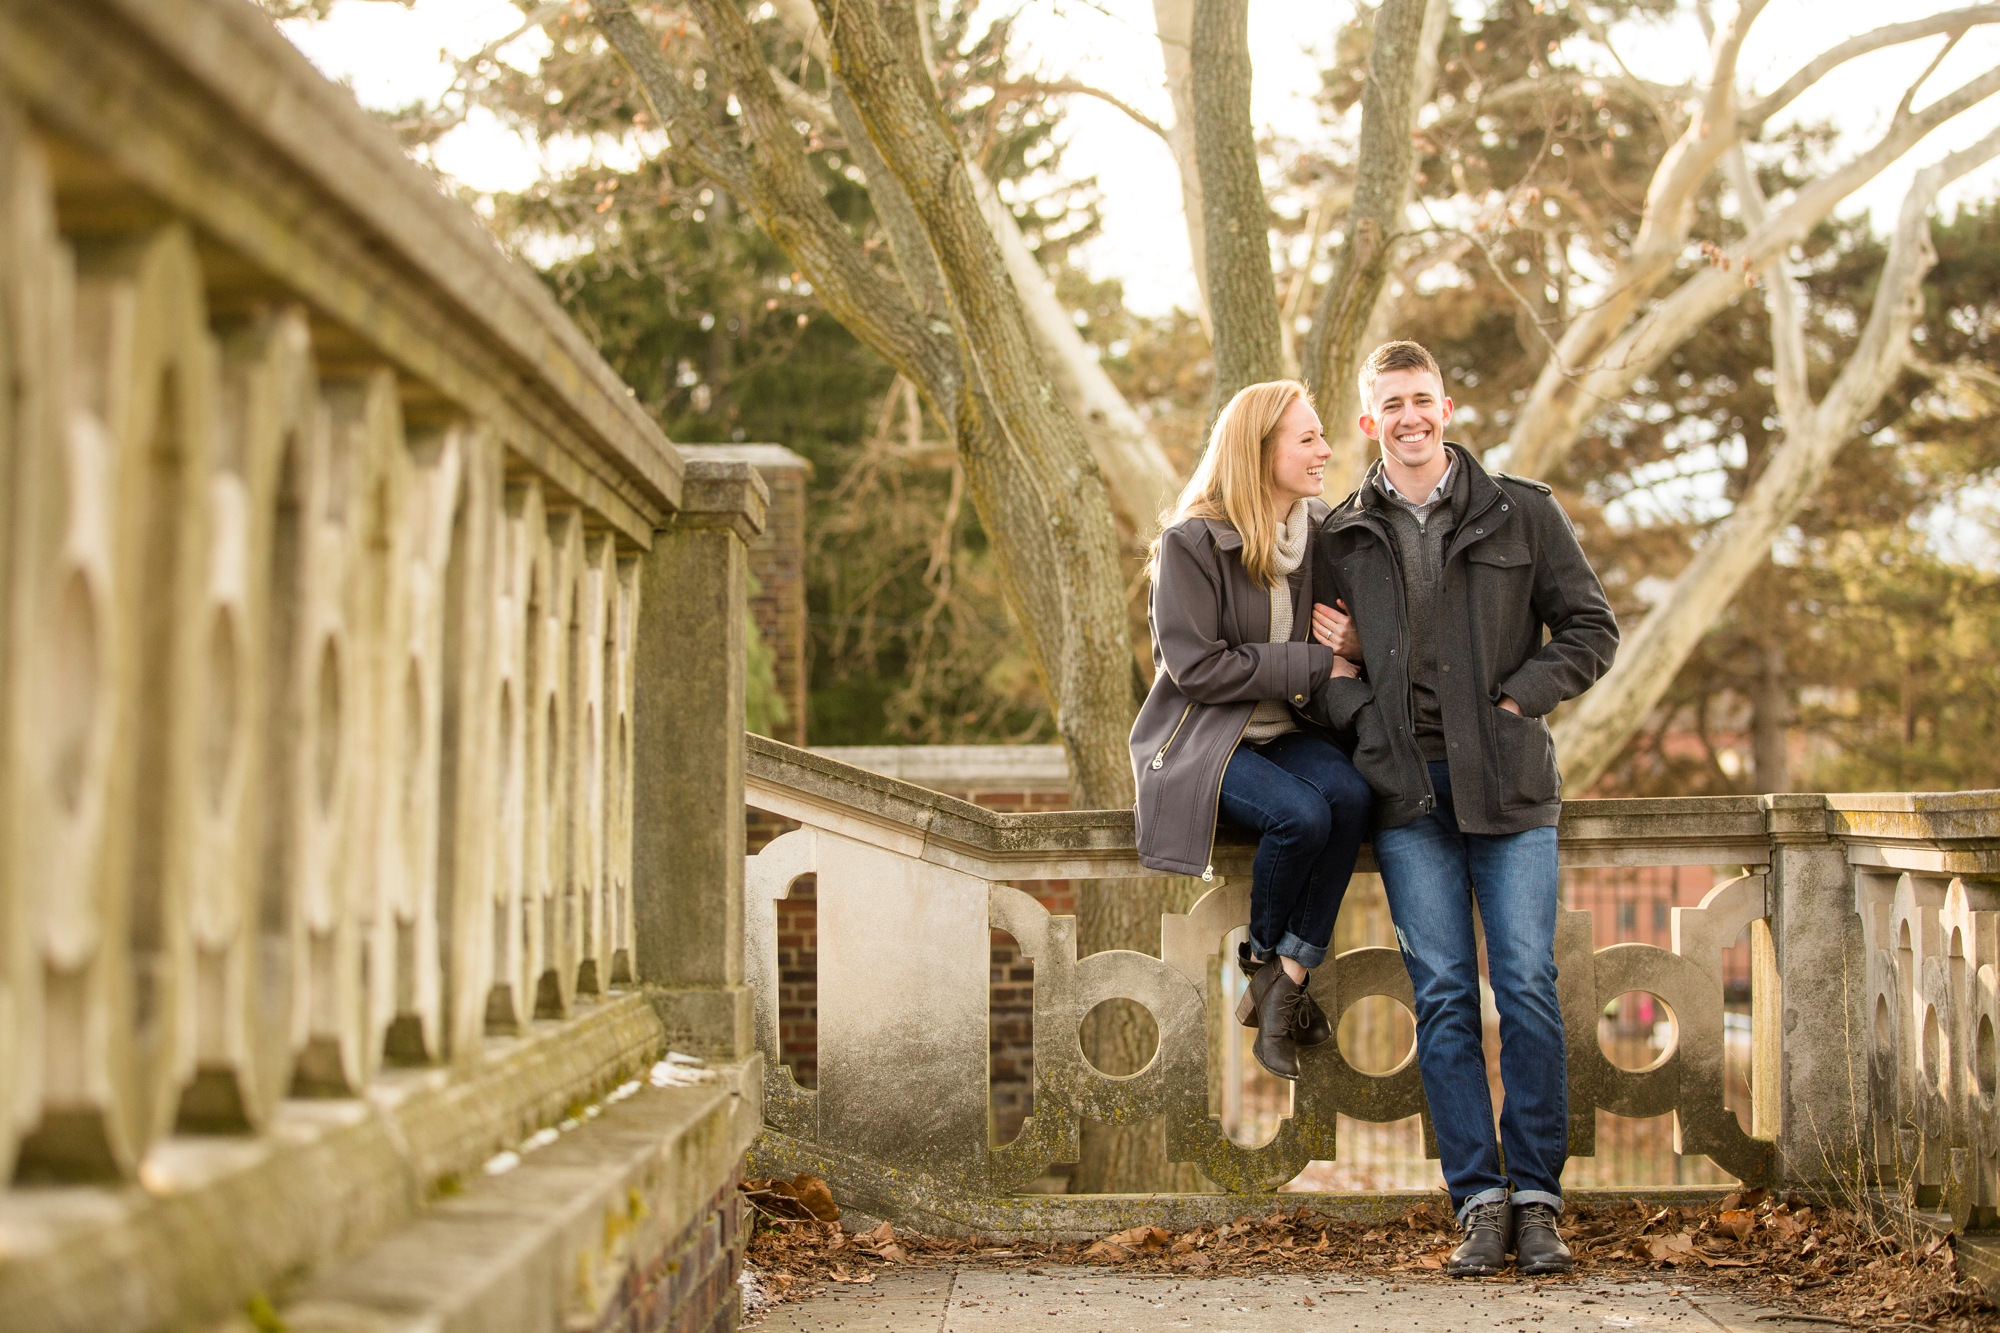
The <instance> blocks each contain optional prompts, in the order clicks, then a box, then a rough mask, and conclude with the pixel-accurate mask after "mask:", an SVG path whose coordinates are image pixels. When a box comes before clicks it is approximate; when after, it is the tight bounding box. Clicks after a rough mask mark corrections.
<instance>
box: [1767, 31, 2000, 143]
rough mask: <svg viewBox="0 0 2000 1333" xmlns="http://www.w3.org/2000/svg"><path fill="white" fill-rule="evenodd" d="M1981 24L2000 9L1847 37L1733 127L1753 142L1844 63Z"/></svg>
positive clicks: (1790, 79) (1805, 67)
mask: <svg viewBox="0 0 2000 1333" xmlns="http://www.w3.org/2000/svg"><path fill="white" fill-rule="evenodd" d="M1982 23H2000V5H1968V6H1966V7H1965V8H1964V9H1952V10H1947V11H1946V12H1944V13H1942V14H1931V15H1928V16H1926V17H1924V18H1920V19H1911V20H1910V21H1909V22H1907V23H1890V24H1887V25H1885V26H1883V27H1880V28H1876V29H1875V30H1874V31H1872V32H1864V33H1862V34H1860V35H1859V36H1856V37H1850V38H1848V39H1847V40H1846V41H1844V42H1841V43H1840V44H1839V45H1837V46H1832V47H1829V48H1827V49H1826V50H1825V51H1823V52H1821V53H1820V54H1819V55H1817V56H1814V57H1813V58H1812V59H1811V60H1810V61H1808V62H1806V64H1805V65H1804V66H1803V67H1802V68H1801V69H1800V70H1799V72H1798V73H1796V74H1794V75H1792V77H1791V78H1789V79H1786V80H1785V81H1784V82H1783V83H1781V84H1779V85H1778V86H1777V87H1776V88H1774V89H1773V90H1772V91H1770V92H1769V93H1766V94H1765V95H1764V96H1762V97H1760V98H1758V99H1757V100H1756V101H1755V102H1753V103H1751V104H1750V105H1749V106H1747V107H1745V108H1744V109H1743V113H1742V114H1741V115H1740V116H1739V117H1737V124H1738V125H1739V126H1740V127H1741V129H1742V133H1743V135H1744V137H1746V138H1751V139H1754V138H1756V137H1757V136H1758V135H1759V134H1760V133H1762V132H1763V129H1764V126H1765V125H1766V124H1768V123H1769V122H1770V119H1771V117H1773V116H1775V115H1777V114H1778V112H1780V111H1782V110H1784V109H1785V108H1786V107H1788V106H1790V105H1791V104H1792V103H1793V102H1795V101H1797V100H1798V98H1799V95H1800V94H1802V93H1804V92H1805V90H1806V89H1808V88H1810V87H1812V86H1813V85H1814V84H1816V83H1818V82H1819V81H1820V80H1821V79H1823V78H1825V77H1826V76H1827V75H1828V74H1830V73H1832V72H1833V71H1834V70H1836V69H1838V68H1839V67H1840V66H1842V65H1844V64H1846V63H1847V62H1848V61H1850V60H1855V59H1858V58H1859V57H1861V56H1865V55H1867V54H1869V53H1870V52H1873V51H1880V50H1882V49H1883V48H1885V47H1890V46H1898V45H1901V44H1902V43H1904V42H1914V41H1920V40H1922V39H1923V38H1925V37H1935V36H1937V35H1938V34H1940V33H1962V32H1964V31H1966V30H1967V29H1969V28H1972V27H1975V26H1977V25H1979V24H1982Z"/></svg>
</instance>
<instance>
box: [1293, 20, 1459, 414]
mask: <svg viewBox="0 0 2000 1333" xmlns="http://www.w3.org/2000/svg"><path fill="white" fill-rule="evenodd" d="M1427 8H1428V0H1382V4H1381V5H1380V7H1378V8H1377V9H1376V11H1375V32H1374V40H1373V42H1372V43H1371V44H1370V46H1369V52H1368V80H1367V82H1366V84H1365V85H1364V86H1363V88H1362V93H1361V136H1360V142H1359V144H1358V145H1357V149H1356V155H1355V160H1356V168H1355V176H1354V206H1353V208H1352V210H1351V211H1350V212H1349V213H1348V217H1347V228H1346V233H1345V239H1344V240H1343V242H1342V244H1341V247H1340V251H1339V253H1338V254H1337V255H1336V256H1335V258H1334V268H1333V276H1332V278H1331V279H1330V280H1329V281H1328V282H1327V284H1326V286H1325V287H1324V288H1323V289H1321V291H1320V297H1319V305H1318V307H1317V308H1316V309H1315V310H1314V311H1313V325H1312V331H1311V332H1310V333H1308V334H1307V335H1306V340H1305V344H1304V346H1303V347H1301V348H1300V349H1299V369H1300V372H1301V373H1302V374H1303V375H1304V376H1305V378H1306V383H1307V384H1309V385H1311V386H1312V387H1313V388H1314V390H1315V391H1316V392H1317V393H1319V394H1320V395H1321V396H1323V397H1330V399H1331V401H1333V402H1338V401H1339V399H1340V398H1341V397H1342V392H1341V391H1342V389H1343V388H1344V387H1345V384H1346V382H1347V380H1349V379H1351V378H1352V377H1353V375H1354V371H1355V368H1356V367H1357V366H1359V365H1360V363H1361V358H1362V356H1363V355H1364V353H1363V350H1362V348H1361V340H1362V339H1363V338H1365V337H1366V336H1367V334H1368V317H1369V315H1370V313H1372V312H1373V311H1374V309H1375V301H1376V298H1377V297H1379V296H1380V295H1381V294H1382V287H1383V284H1384V283H1385V282H1386V281H1387V279H1388V276H1389V261H1390V257H1391V254H1392V250H1393V247H1394V243H1395V241H1396V239H1397V237H1399V236H1400V235H1401V234H1402V233H1403V232H1404V231H1406V230H1407V229H1408V223H1407V217H1406V214H1407V210H1408V206H1409V196H1410V175H1411V173H1412V172H1413V171H1415V170H1416V151H1415V148H1414V147H1413V145H1412V144H1411V131H1412V130H1413V129H1414V128H1415V119H1416V109H1415V107H1414V105H1413V102H1414V100H1415V98H1414V94H1415V93H1416V91H1417V89H1416V86H1415V85H1416V83H1417V80H1418V77H1419V72H1420V71H1421V70H1422V68H1423V60H1422V59H1421V50H1422V47H1423V39H1424V17H1425V12H1426V10H1427ZM1336 410H1337V409H1336Z"/></svg>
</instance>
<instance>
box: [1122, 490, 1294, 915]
mask: <svg viewBox="0 0 2000 1333" xmlns="http://www.w3.org/2000/svg"><path fill="white" fill-rule="evenodd" d="M1306 503H1307V505H1308V506H1309V508H1310V513H1309V517H1310V519H1311V526H1310V528H1309V529H1308V532H1309V536H1308V537H1307V544H1306V553H1305V559H1303V560H1302V561H1300V562H1299V567H1298V570H1297V571H1296V572H1295V573H1294V574H1293V575H1292V576H1291V579H1290V580H1289V582H1290V585H1291V592H1292V635H1291V640H1290V641H1289V642H1286V643H1272V642H1270V637H1271V594H1270V592H1269V591H1268V590H1266V589H1264V588H1261V587H1259V586H1258V585H1257V584H1256V583H1255V582H1254V581H1252V579H1251V578H1250V575H1249V572H1248V571H1246V570H1245V569H1244V568H1243V559H1242V551H1243V538H1242V537H1241V536H1240V535H1239V534H1238V533H1237V531H1236V529H1235V527H1234V526H1232V525H1231V524H1229V523H1226V522H1222V521H1220V520H1217V519H1206V518H1189V519H1183V520H1182V521H1180V522H1179V523H1176V524H1174V525H1173V526H1172V527H1170V528H1168V529H1167V530H1166V531H1164V532H1162V533H1161V534H1160V547H1159V556H1158V560H1157V561H1156V563H1155V564H1154V567H1153V598H1152V603H1151V605H1150V606H1149V607H1148V609H1147V613H1146V618H1147V620H1148V622H1149V623H1150V624H1151V626H1152V630H1153V688H1152V690H1151V692H1150V693H1148V694H1147V696H1146V702H1145V704H1144V705H1143V706H1142V707H1141V708H1140V709H1139V720H1138V721H1137V722H1134V723H1133V724H1132V771H1133V776H1134V777H1135V778H1136V782H1135V784H1134V785H1135V786H1136V787H1137V788H1138V801H1137V805H1136V813H1137V818H1138V829H1137V835H1138V844H1139V860H1140V862H1141V863H1143V864H1144V865H1146V866H1147V867H1149V868H1151V869H1153V870H1162V871H1168V872H1171V873H1173V874H1176V875H1202V876H1204V877H1208V876H1211V875H1212V862H1213V858H1212V855H1211V853H1212V852H1213V850H1214V847H1215V821H1216V813H1217V809H1218V806H1219V804H1220V802H1221V799H1222V771H1223V769H1224V768H1226V767H1228V765H1229V756H1230V755H1231V754H1232V753H1234V752H1235V749H1236V743H1237V742H1238V741H1239V740H1241V739H1242V737H1243V729H1244V727H1246V726H1248V725H1249V722H1250V714H1251V713H1252V712H1254V711H1255V710H1256V707H1257V703H1258V701H1259V700H1262V699H1282V700H1284V701H1285V702H1286V703H1289V704H1291V705H1292V706H1293V707H1298V706H1300V705H1302V704H1304V703H1306V702H1307V701H1308V700H1309V699H1311V698H1312V696H1313V691H1314V690H1316V689H1318V688H1319V686H1320V684H1321V682H1323V681H1325V680H1326V678H1327V677H1328V676H1330V675H1332V674H1333V650H1332V649H1331V648H1328V647H1327V646H1326V645H1325V644H1322V643H1316V642H1313V641H1311V635H1312V604H1313V596H1312V568H1313V553H1312V543H1313V542H1314V541H1316V540H1318V535H1319V525H1320V523H1321V521H1322V520H1323V519H1324V518H1325V517H1326V515H1327V514H1328V513H1329V512H1330V511H1329V510H1328V509H1327V506H1326V505H1325V504H1323V503H1322V502H1320V501H1318V500H1308V501H1307V502H1306Z"/></svg>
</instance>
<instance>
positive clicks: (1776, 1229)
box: [742, 1175, 2000, 1333]
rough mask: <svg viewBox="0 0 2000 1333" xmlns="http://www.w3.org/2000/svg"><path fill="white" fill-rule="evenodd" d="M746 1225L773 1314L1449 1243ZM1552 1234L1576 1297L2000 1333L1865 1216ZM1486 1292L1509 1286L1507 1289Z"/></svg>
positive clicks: (1298, 1225) (824, 1198)
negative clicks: (1703, 1301)
mask: <svg viewBox="0 0 2000 1333" xmlns="http://www.w3.org/2000/svg"><path fill="white" fill-rule="evenodd" d="M742 1189H743V1193H744V1195H745V1197H746V1202H748V1203H749V1204H750V1205H751V1206H752V1207H753V1208H754V1209H755V1211H756V1225H755V1227H754V1229H753V1232H752V1235H751V1239H750V1242H749V1249H748V1253H747V1256H746V1258H747V1262H748V1263H749V1264H750V1265H751V1266H752V1267H753V1268H754V1269H755V1270H756V1271H757V1273H758V1278H759V1281H760V1282H762V1283H763V1284H764V1285H765V1287H766V1289H767V1290H768V1291H769V1293H770V1296H771V1303H772V1304H777V1303H780V1302H784V1301H792V1300H798V1299H800V1298H802V1297H804V1296H809V1295H812V1294H815V1293H817V1292H821V1291H824V1290H826V1289H827V1286H828V1284H865V1283H869V1282H873V1281H874V1275H875V1274H876V1273H877V1272H881V1271H885V1270H887V1269H890V1268H893V1267H896V1266H900V1265H911V1266H946V1265H948V1266H954V1267H956V1266H964V1265H982V1266H992V1267H997V1268H1026V1269H1028V1270H1029V1271H1031V1272H1034V1271H1039V1269H1040V1267H1041V1266H1043V1265H1086V1266H1096V1267H1102V1268H1105V1269H1107V1270H1114V1271H1120V1272H1141V1273H1173V1274H1185V1275H1187V1276H1190V1277H1201V1276H1216V1277H1220V1276H1246V1275H1267V1274H1302V1275H1320V1274H1325V1275H1328V1276H1333V1275H1338V1276H1340V1277H1347V1278H1369V1277H1373V1278H1380V1279H1384V1280H1388V1281H1391V1282H1395V1283H1403V1282H1410V1281H1424V1282H1450V1281H1453V1279H1451V1278H1448V1277H1446V1276H1445V1275H1444V1274H1443V1272H1442V1271H1441V1270H1442V1269H1443V1266H1444V1261H1445V1258H1446V1256H1448V1255H1449V1254H1450V1253H1451V1250H1452V1247H1453V1246H1454V1245H1455V1244H1456V1243H1457V1240H1458V1237H1457V1234H1456V1229H1455V1227H1454V1226H1453V1223H1452V1218H1451V1212H1450V1210H1449V1208H1448V1207H1447V1206H1446V1205H1445V1203H1444V1201H1443V1200H1442V1198H1440V1199H1439V1201H1438V1202H1435V1203H1423V1204H1419V1205H1417V1206H1416V1207H1413V1208H1411V1209H1409V1210H1408V1211H1406V1212H1404V1213H1403V1214H1402V1215H1401V1216H1400V1217H1397V1218H1395V1219H1393V1220H1390V1221H1386V1222H1385V1221H1375V1222H1354V1221H1344V1220H1341V1219H1339V1218H1335V1217H1331V1216H1329V1215H1327V1214H1324V1213H1317V1212H1314V1211H1313V1210H1311V1209H1310V1208H1305V1207H1300V1208H1296V1209H1291V1210H1289V1211H1287V1210H1278V1211H1274V1212H1271V1213H1269V1214H1267V1215H1265V1216H1262V1217H1252V1216H1249V1215H1247V1214H1246V1215H1244V1216H1239V1217H1237V1218H1235V1219H1234V1220H1232V1221H1229V1222H1226V1223H1220V1224H1216V1223H1207V1222H1204V1223H1201V1224H1199V1225H1197V1226H1194V1227H1190V1228H1188V1229H1187V1230H1184V1231H1180V1232H1175V1231H1173V1230H1171V1229H1169V1228H1167V1227H1163V1226H1150V1225H1141V1226H1134V1227H1128V1228H1127V1229H1125V1230H1123V1231H1118V1232H1114V1233H1112V1234H1110V1235H1106V1236H1101V1237H1098V1238H1096V1239H1093V1240H1084V1241H1069V1240H1042V1239H1035V1238H1030V1237H1023V1238H1019V1239H1012V1240H1007V1241H1004V1242H995V1241H989V1240H986V1239H983V1238H981V1237H979V1236H965V1237H946V1236H925V1235H921V1234H918V1233H917V1232H914V1231H909V1230H906V1229H898V1228H896V1227H895V1226H893V1225H892V1224H891V1223H888V1222H883V1223H881V1224H879V1225H877V1226H876V1227H874V1228H873V1229H872V1230H868V1231H846V1230H843V1229H842V1228H841V1226H840V1224H839V1221H838V1218H839V1216H840V1210H839V1208H838V1207H837V1206H836V1205H835V1203H834V1200H833V1195H832V1192H831V1191H830V1190H829V1189H828V1188H827V1185H826V1182H825V1181H823V1180H820V1179H819V1178H818V1177H816V1176H810V1175H800V1176H795V1177H793V1178H792V1179H791V1180H790V1181H782V1180H746V1181H744V1182H743V1185H742ZM1561 1230H1562V1234H1563V1237H1564V1239H1565V1240H1567V1241H1568V1242H1569V1245H1570V1248H1571V1250H1572V1251H1573V1252H1574V1253H1575V1255H1576V1259H1577V1271H1576V1274H1575V1275H1574V1277H1573V1278H1571V1279H1569V1280H1571V1281H1579V1282H1589V1281H1602V1280H1604V1279H1606V1278H1610V1277H1613V1276H1614V1275H1620V1274H1630V1275H1631V1276H1630V1277H1629V1278H1627V1279H1626V1280H1633V1279H1636V1278H1638V1277H1640V1276H1642V1275H1648V1276H1655V1277H1658V1278H1661V1279H1664V1280H1671V1281H1673V1282H1674V1283H1676V1284H1678V1285H1684V1286H1700V1287H1705V1288H1709V1289H1718V1290H1732V1289H1733V1290H1736V1291H1739V1292H1742V1293H1743V1294H1744V1295H1745V1296H1746V1297H1747V1298H1749V1299H1751V1300H1754V1301H1757V1302H1759V1303H1763V1304H1771V1305H1777V1306H1781V1307H1783V1308H1784V1309H1786V1310H1788V1311H1794V1312H1797V1313H1799V1314H1802V1315H1807V1316H1811V1317H1812V1322H1829V1323H1833V1324H1844V1325H1847V1326H1850V1327H1853V1328H1857V1329H1871V1330H1888V1329H1916V1330H1926V1331H1927V1333H2000V1311H1996V1310H1995V1308H1994V1307H1993V1306H1992V1305H1991V1304H1990V1303H1988V1301H1987V1299H1986V1298H1985V1296H1984V1295H1983V1294H1982V1293H1981V1292H1980V1290H1979V1288H1978V1286H1977V1284H1975V1283H1973V1282H1970V1281H1967V1280H1962V1279H1960V1278H1959V1277H1958V1275H1957V1271H1956V1265H1955V1262H1954V1251H1953V1244H1952V1241H1951V1238H1949V1237H1944V1236H1939V1237H1935V1238H1933V1237H1929V1236H1917V1237H1902V1236H1897V1235H1894V1234H1891V1233H1890V1232H1888V1231H1886V1230H1884V1229H1883V1227H1882V1226H1881V1225H1879V1224H1877V1223H1876V1222H1874V1221H1873V1220H1872V1219H1871V1218H1869V1217H1868V1216H1866V1215H1863V1214H1860V1213H1855V1212H1851V1211H1848V1210H1846V1209H1838V1208H1822V1207H1816V1206H1813V1205H1811V1204H1809V1203H1807V1202H1806V1201H1805V1200H1803V1199H1801V1198H1800V1197H1799V1196H1798V1195H1796V1194H1785V1195H1775V1194H1771V1193H1769V1192H1767V1191H1765V1190H1756V1189H1753V1190H1739V1191H1736V1192H1733V1193H1731V1194H1729V1195H1727V1196H1726V1197H1724V1198H1723V1199H1722V1200H1720V1201H1719V1202H1718V1203H1717V1204H1712V1205H1709V1206H1707V1207H1680V1206H1670V1207H1665V1208H1658V1207H1652V1206H1649V1205H1647V1204H1644V1203H1642V1202H1640V1201H1639V1200H1637V1199H1630V1200H1626V1201H1623V1202H1619V1203H1607V1204H1573V1205H1572V1206H1571V1207H1570V1208H1569V1209H1568V1210H1567V1211H1565V1212H1564V1214H1563V1219H1562V1224H1561ZM1486 1280H1487V1281H1489V1282H1490V1281H1515V1280H1520V1281H1532V1282H1542V1283H1546V1282H1551V1281H1562V1280H1563V1279H1561V1278H1550V1277H1538V1278H1533V1279H1517V1278H1515V1277H1514V1275H1513V1274H1512V1273H1511V1271H1510V1272H1509V1273H1508V1275H1507V1276H1506V1277H1504V1278H1498V1279H1493V1278H1489V1279H1486Z"/></svg>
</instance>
